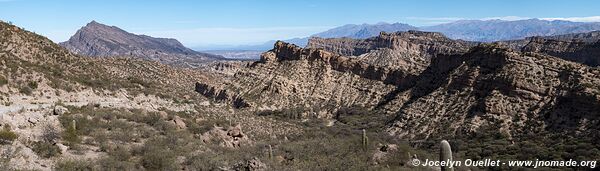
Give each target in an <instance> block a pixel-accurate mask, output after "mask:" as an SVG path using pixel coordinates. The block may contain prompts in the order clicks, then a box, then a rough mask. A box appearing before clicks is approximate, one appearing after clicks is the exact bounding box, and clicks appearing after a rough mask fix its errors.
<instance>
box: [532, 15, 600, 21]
mask: <svg viewBox="0 0 600 171" xmlns="http://www.w3.org/2000/svg"><path fill="white" fill-rule="evenodd" d="M540 20H549V21H553V20H564V21H574V22H600V16H589V17H555V18H540Z"/></svg>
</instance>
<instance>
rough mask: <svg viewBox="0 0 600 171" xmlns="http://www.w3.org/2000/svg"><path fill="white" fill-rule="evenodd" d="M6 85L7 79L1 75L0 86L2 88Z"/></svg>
mask: <svg viewBox="0 0 600 171" xmlns="http://www.w3.org/2000/svg"><path fill="white" fill-rule="evenodd" d="M6 84H8V79H6V77H4V76H3V75H0V86H4V85H6Z"/></svg>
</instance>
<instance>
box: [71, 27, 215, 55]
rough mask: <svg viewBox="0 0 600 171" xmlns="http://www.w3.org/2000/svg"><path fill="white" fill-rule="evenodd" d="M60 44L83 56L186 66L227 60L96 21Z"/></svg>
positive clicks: (177, 42)
mask: <svg viewBox="0 0 600 171" xmlns="http://www.w3.org/2000/svg"><path fill="white" fill-rule="evenodd" d="M60 45H61V46H63V47H65V48H66V49H68V50H69V51H71V52H73V53H76V54H80V55H86V56H94V57H108V56H133V57H140V58H144V59H149V60H154V61H159V62H162V63H166V64H174V65H182V66H195V65H197V64H198V63H202V62H206V61H211V60H217V59H224V58H223V57H222V56H219V55H213V54H208V53H202V52H197V51H194V50H192V49H189V48H187V47H185V46H183V45H182V44H181V43H180V42H179V41H177V40H175V39H169V38H154V37H150V36H146V35H136V34H133V33H129V32H127V31H125V30H122V29H120V28H118V27H115V26H107V25H104V24H100V23H98V22H96V21H92V22H90V23H88V24H87V25H86V26H84V27H82V28H81V29H79V30H78V31H77V32H76V33H75V35H73V36H72V37H71V38H70V39H69V40H68V41H66V42H62V43H60Z"/></svg>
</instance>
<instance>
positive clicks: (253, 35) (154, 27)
mask: <svg viewBox="0 0 600 171" xmlns="http://www.w3.org/2000/svg"><path fill="white" fill-rule="evenodd" d="M598 9H600V2H599V1H594V0H589V1H584V0H570V1H567V0H563V1H558V0H502V1H500V0H497V1H491V0H488V1H486V0H446V1H442V0H405V1H401V0H329V1H328V0H254V1H252V0H229V1H224V0H219V1H217V0H214V1H186V0H171V1H167V0H160V1H159V0H102V1H100V0H77V1H76V0H0V20H3V21H11V22H13V23H14V24H16V25H19V26H21V27H24V28H26V29H28V30H31V31H35V32H36V33H39V34H42V35H44V36H47V37H49V38H50V39H52V40H53V41H56V42H60V41H65V40H67V39H68V38H69V37H70V36H71V35H72V34H74V33H75V31H77V29H79V28H80V27H82V26H83V25H85V24H86V23H88V22H90V21H91V20H96V21H98V22H100V23H104V24H107V25H115V26H118V27H120V28H123V29H125V30H127V31H129V32H133V33H136V34H146V35H150V36H155V37H171V38H176V39H178V40H180V41H181V42H182V43H184V44H185V45H187V46H191V47H198V46H210V45H244V44H256V43H261V42H265V41H268V40H273V39H288V38H294V37H304V36H308V35H311V34H313V33H317V32H320V31H324V30H327V29H329V28H333V27H336V26H341V25H344V24H362V23H378V22H389V23H393V22H402V23H407V24H411V25H416V26H424V25H434V24H439V23H445V22H451V21H455V20H460V19H496V18H497V19H509V20H515V19H524V18H546V19H563V20H571V21H600V17H598V16H600V10H598Z"/></svg>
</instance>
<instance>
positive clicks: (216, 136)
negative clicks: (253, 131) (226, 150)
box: [200, 125, 252, 148]
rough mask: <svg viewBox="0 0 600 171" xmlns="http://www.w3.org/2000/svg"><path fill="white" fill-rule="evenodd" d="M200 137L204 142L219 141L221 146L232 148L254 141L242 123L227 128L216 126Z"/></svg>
mask: <svg viewBox="0 0 600 171" xmlns="http://www.w3.org/2000/svg"><path fill="white" fill-rule="evenodd" d="M200 139H201V140H202V141H203V142H204V143H218V144H219V145H220V146H223V147H230V148H238V147H240V146H243V145H250V144H251V143H252V141H250V139H249V138H248V136H247V135H246V134H244V132H242V127H241V126H240V125H236V126H230V127H229V128H227V129H225V128H223V127H218V126H214V127H213V129H211V130H210V131H208V132H205V133H204V134H202V135H201V136H200Z"/></svg>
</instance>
